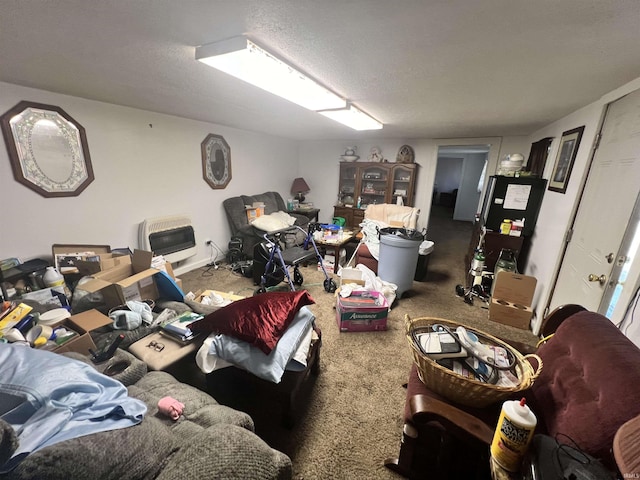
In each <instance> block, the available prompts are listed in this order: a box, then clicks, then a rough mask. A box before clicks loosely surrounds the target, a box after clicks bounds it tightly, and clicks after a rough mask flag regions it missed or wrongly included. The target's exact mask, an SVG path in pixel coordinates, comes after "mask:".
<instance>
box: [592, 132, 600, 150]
mask: <svg viewBox="0 0 640 480" xmlns="http://www.w3.org/2000/svg"><path fill="white" fill-rule="evenodd" d="M601 138H602V133H601V132H598V134H597V135H596V141H595V144H594V145H593V150H594V151H595V150H597V149H598V147H599V146H600V139H601Z"/></svg>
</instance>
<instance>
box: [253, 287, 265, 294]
mask: <svg viewBox="0 0 640 480" xmlns="http://www.w3.org/2000/svg"><path fill="white" fill-rule="evenodd" d="M261 293H267V289H266V288H264V287H259V288H256V289H255V290H254V291H253V294H254V295H260V294H261Z"/></svg>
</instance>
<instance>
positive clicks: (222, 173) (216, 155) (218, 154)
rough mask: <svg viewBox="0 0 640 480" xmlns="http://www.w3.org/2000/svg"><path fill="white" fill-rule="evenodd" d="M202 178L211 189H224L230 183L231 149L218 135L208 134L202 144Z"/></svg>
mask: <svg viewBox="0 0 640 480" xmlns="http://www.w3.org/2000/svg"><path fill="white" fill-rule="evenodd" d="M201 146H202V176H203V178H204V180H205V181H206V182H207V183H208V184H209V186H210V187H211V188H216V189H218V188H226V186H227V185H228V184H229V182H230V181H231V148H230V147H229V144H228V143H227V142H226V140H225V139H224V138H223V137H221V136H220V135H214V134H213V133H210V134H209V135H207V137H206V138H205V139H204V140H203V142H202V144H201Z"/></svg>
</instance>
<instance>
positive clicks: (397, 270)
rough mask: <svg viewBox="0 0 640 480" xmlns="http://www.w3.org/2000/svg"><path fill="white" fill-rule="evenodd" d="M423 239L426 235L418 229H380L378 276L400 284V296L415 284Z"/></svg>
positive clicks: (398, 294) (397, 293) (386, 280)
mask: <svg viewBox="0 0 640 480" xmlns="http://www.w3.org/2000/svg"><path fill="white" fill-rule="evenodd" d="M422 240H424V237H423V235H422V234H421V233H420V232H418V231H417V230H412V229H406V228H395V227H389V228H381V229H380V259H379V260H378V276H379V277H380V278H381V279H382V280H384V281H385V282H390V283H394V284H396V285H397V286H398V289H397V290H396V295H397V297H398V298H400V297H402V295H403V294H404V292H406V291H407V290H409V289H410V288H411V286H412V284H413V277H414V274H415V271H416V264H417V262H418V248H419V247H420V244H421V243H422Z"/></svg>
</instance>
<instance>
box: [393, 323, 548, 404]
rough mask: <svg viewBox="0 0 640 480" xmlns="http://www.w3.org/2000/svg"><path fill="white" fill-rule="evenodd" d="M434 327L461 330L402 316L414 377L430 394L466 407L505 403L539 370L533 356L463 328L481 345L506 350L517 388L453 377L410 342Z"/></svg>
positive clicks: (459, 376) (538, 359)
mask: <svg viewBox="0 0 640 480" xmlns="http://www.w3.org/2000/svg"><path fill="white" fill-rule="evenodd" d="M434 324H440V325H444V326H446V327H449V328H450V329H451V330H455V329H456V328H457V327H459V326H461V325H460V324H458V323H455V322H452V321H450V320H444V319H441V318H434V317H420V318H414V319H410V318H409V316H408V315H406V316H405V333H406V336H407V341H408V342H409V347H410V348H411V353H412V354H413V360H414V362H415V364H416V367H417V369H418V376H419V377H420V380H422V383H424V384H425V386H426V387H427V388H429V389H430V390H432V391H433V392H435V393H438V394H439V395H442V396H443V397H445V398H447V399H449V400H451V401H453V402H456V403H459V404H461V405H466V406H469V407H478V408H483V407H486V406H488V405H491V404H494V403H498V402H501V401H504V400H506V399H507V398H509V397H510V396H512V395H513V394H514V393H517V392H520V391H523V390H526V389H527V388H529V387H530V386H531V385H533V382H534V381H535V379H536V378H538V375H540V372H541V370H542V360H541V359H540V357H538V356H537V355H535V354H529V355H522V354H521V353H520V352H518V351H517V350H516V349H515V348H513V347H511V346H510V345H508V344H507V343H505V342H503V341H502V340H500V339H498V338H496V337H493V336H492V335H489V334H488V333H484V332H482V331H480V330H476V329H472V328H469V327H467V326H464V325H463V326H464V328H465V329H467V330H468V331H470V332H473V333H475V334H476V335H477V336H478V337H479V338H480V339H481V340H482V342H483V343H488V344H492V345H497V346H500V347H502V348H505V349H506V350H508V351H509V352H510V353H511V354H512V355H513V356H514V357H515V360H516V362H515V366H514V367H513V369H512V373H513V374H514V375H515V376H516V377H517V378H518V380H519V381H520V382H519V384H518V385H515V386H512V387H507V386H500V385H493V384H490V383H484V382H481V381H478V380H473V379H469V378H466V377H464V376H462V375H459V374H457V373H455V372H454V371H453V370H450V369H448V368H446V367H443V366H442V365H439V364H438V363H437V362H435V361H434V360H432V359H431V358H429V357H428V356H426V355H424V354H423V353H422V352H421V351H420V348H419V346H418V345H416V343H415V341H414V335H413V333H414V331H415V330H416V329H421V328H425V327H430V326H432V325H434ZM530 358H533V359H535V361H536V364H537V367H536V368H535V369H534V368H533V366H532V365H531V363H529V359H530Z"/></svg>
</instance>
